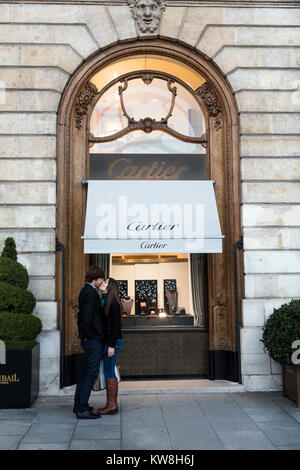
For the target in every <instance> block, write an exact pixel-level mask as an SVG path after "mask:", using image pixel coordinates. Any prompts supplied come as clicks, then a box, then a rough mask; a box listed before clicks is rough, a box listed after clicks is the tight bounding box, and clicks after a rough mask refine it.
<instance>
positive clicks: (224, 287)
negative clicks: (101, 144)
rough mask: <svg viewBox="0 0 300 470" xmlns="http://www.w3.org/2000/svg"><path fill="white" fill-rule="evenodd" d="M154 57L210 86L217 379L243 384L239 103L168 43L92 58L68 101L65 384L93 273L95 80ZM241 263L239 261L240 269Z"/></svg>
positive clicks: (60, 212)
mask: <svg viewBox="0 0 300 470" xmlns="http://www.w3.org/2000/svg"><path fill="white" fill-rule="evenodd" d="M147 53H148V54H159V55H165V56H168V57H172V58H175V59H177V60H180V61H182V62H183V63H185V64H187V65H189V66H190V67H192V68H194V69H195V70H197V71H199V72H200V73H201V74H202V75H203V76H204V77H205V78H206V80H207V81H206V83H205V84H204V85H203V87H201V88H202V89H201V99H202V102H203V109H204V112H205V113H206V119H207V122H208V151H207V156H208V177H209V179H213V180H216V182H217V184H216V187H215V194H216V200H217V205H218V212H219V217H220V223H221V228H222V233H223V234H224V235H225V239H224V242H223V253H222V254H211V255H208V298H209V355H210V378H212V379H217V378H218V379H227V380H237V377H238V359H239V357H238V354H239V353H238V351H237V349H238V348H237V334H236V333H237V317H236V299H235V295H236V291H235V262H234V246H235V243H236V241H237V240H238V239H239V238H240V235H241V223H240V174H239V171H240V170H239V147H238V145H239V141H238V111H237V107H236V103H235V100H234V97H233V94H232V92H231V89H230V87H229V85H228V82H227V81H226V80H225V78H224V76H223V75H222V73H221V72H220V71H219V70H218V68H217V67H216V66H215V65H214V64H212V62H211V61H208V60H207V59H205V58H204V57H203V56H202V55H201V54H200V53H199V52H196V51H195V50H194V49H191V48H188V47H187V46H183V45H179V44H176V43H174V42H169V41H167V40H160V39H145V40H139V41H135V42H127V43H122V44H119V45H116V46H113V47H109V48H107V49H105V50H103V51H100V52H98V53H96V54H93V55H92V56H91V57H90V58H89V59H87V60H86V61H85V62H84V64H83V65H82V66H81V67H80V68H79V69H78V70H77V71H76V72H75V74H74V75H73V77H72V78H71V80H70V81H69V83H68V85H67V86H66V89H65V91H64V94H63V96H62V100H61V105H60V110H59V114H58V129H57V139H58V143H57V170H58V171H57V174H58V177H57V236H58V239H59V241H60V242H61V243H62V244H63V245H64V247H65V276H64V292H62V269H61V259H60V256H61V254H60V253H58V255H57V286H56V289H57V298H58V301H59V315H60V316H59V318H60V327H61V329H63V330H64V332H65V333H64V338H63V339H64V341H63V343H64V348H65V349H64V356H65V362H66V363H67V364H68V366H67V369H68V371H66V372H65V373H64V379H63V383H64V384H65V385H69V384H71V383H72V382H73V379H72V377H73V374H74V373H75V371H74V367H76V365H75V364H76V361H73V358H74V357H76V355H78V354H79V352H80V346H79V343H78V339H77V334H76V314H77V296H78V292H79V290H80V288H81V286H82V283H83V279H84V273H85V270H86V268H87V266H88V257H87V256H86V255H84V254H83V242H82V240H81V235H82V234H83V229H84V220H85V205H86V189H85V188H84V187H82V184H81V180H82V179H84V178H87V176H88V158H87V156H88V153H89V152H88V126H87V124H88V115H89V106H90V105H91V104H92V102H93V98H94V95H95V88H94V86H93V85H91V84H90V83H89V80H90V78H91V77H92V76H93V74H95V72H96V71H98V70H100V69H101V68H102V67H104V66H105V65H107V64H109V63H110V62H113V61H115V60H117V59H118V58H121V57H126V56H133V55H136V54H147ZM241 263H242V261H241V258H240V259H239V265H240V267H241ZM239 272H241V269H240V270H239ZM240 293H241V292H240ZM63 294H64V295H63ZM63 300H64V305H63ZM64 325H67V329H65V328H64Z"/></svg>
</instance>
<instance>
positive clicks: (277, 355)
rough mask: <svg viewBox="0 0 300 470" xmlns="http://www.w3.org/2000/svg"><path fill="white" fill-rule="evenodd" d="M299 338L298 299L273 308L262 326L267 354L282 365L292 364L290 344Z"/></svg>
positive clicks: (299, 308) (299, 316) (299, 309)
mask: <svg viewBox="0 0 300 470" xmlns="http://www.w3.org/2000/svg"><path fill="white" fill-rule="evenodd" d="M299 339H300V299H299V300H295V299H293V300H291V301H290V302H289V303H286V304H283V305H281V306H280V307H279V308H276V309H275V308H274V310H273V313H272V314H271V315H270V317H269V318H268V320H267V321H266V323H265V325H264V327H263V335H262V339H261V340H260V341H262V342H263V344H264V347H265V349H266V350H267V352H268V354H269V356H270V357H271V358H272V359H273V360H274V361H276V362H279V364H281V365H282V366H288V365H292V361H291V356H292V354H293V352H294V350H293V349H292V344H293V342H294V341H295V340H299Z"/></svg>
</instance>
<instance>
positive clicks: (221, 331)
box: [213, 297, 228, 349]
mask: <svg viewBox="0 0 300 470" xmlns="http://www.w3.org/2000/svg"><path fill="white" fill-rule="evenodd" d="M213 315H214V330H215V331H214V333H215V338H216V341H215V345H214V346H215V347H216V348H219V349H226V348H227V347H228V341H227V332H226V325H227V315H228V300H227V299H226V297H217V299H216V304H215V305H214V307H213Z"/></svg>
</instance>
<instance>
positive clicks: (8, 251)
mask: <svg viewBox="0 0 300 470" xmlns="http://www.w3.org/2000/svg"><path fill="white" fill-rule="evenodd" d="M1 256H3V257H4V258H10V259H13V260H15V261H17V250H16V244H15V240H14V239H13V237H8V238H7V239H6V240H5V242H4V248H3V250H2V253H1Z"/></svg>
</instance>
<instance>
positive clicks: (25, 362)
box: [0, 343, 40, 409]
mask: <svg viewBox="0 0 300 470" xmlns="http://www.w3.org/2000/svg"><path fill="white" fill-rule="evenodd" d="M39 370H40V345H39V343H37V344H36V346H34V348H32V349H7V351H6V364H0V408H2V409H3V408H30V406H31V405H32V403H33V402H34V400H35V399H36V398H37V396H38V393H39Z"/></svg>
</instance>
